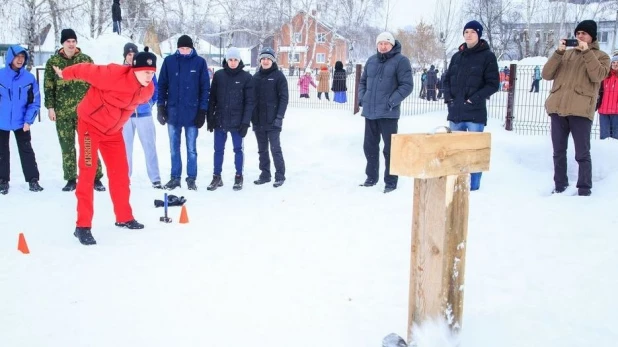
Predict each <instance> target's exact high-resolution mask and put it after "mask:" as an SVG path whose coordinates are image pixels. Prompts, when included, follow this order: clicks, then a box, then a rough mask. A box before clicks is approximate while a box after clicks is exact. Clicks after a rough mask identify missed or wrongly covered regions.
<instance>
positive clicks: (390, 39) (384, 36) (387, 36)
mask: <svg viewBox="0 0 618 347" xmlns="http://www.w3.org/2000/svg"><path fill="white" fill-rule="evenodd" d="M382 41H386V42H388V43H390V44H391V45H393V46H394V45H395V36H393V34H391V33H389V32H388V31H385V32H383V33H381V34H380V35H378V38H376V46H377V45H378V43H380V42H382Z"/></svg>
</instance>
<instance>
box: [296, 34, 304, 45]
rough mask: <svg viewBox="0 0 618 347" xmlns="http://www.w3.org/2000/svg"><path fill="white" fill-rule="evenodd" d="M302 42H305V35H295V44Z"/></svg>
mask: <svg viewBox="0 0 618 347" xmlns="http://www.w3.org/2000/svg"><path fill="white" fill-rule="evenodd" d="M302 41H303V34H302V33H294V42H296V43H300V42H302Z"/></svg>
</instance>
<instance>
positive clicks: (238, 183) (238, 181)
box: [234, 175, 243, 190]
mask: <svg viewBox="0 0 618 347" xmlns="http://www.w3.org/2000/svg"><path fill="white" fill-rule="evenodd" d="M242 183H243V178H242V175H236V176H235V177H234V190H241V189H242Z"/></svg>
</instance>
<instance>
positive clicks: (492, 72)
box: [443, 20, 500, 190]
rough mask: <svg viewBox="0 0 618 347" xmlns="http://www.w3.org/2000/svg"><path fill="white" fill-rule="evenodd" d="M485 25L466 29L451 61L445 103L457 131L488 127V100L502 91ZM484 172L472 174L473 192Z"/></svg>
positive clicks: (445, 86) (473, 22)
mask: <svg viewBox="0 0 618 347" xmlns="http://www.w3.org/2000/svg"><path fill="white" fill-rule="evenodd" d="M482 35H483V26H482V25H481V24H480V23H479V22H477V21H475V20H473V21H470V22H468V23H467V24H466V25H465V26H464V30H463V36H464V40H465V42H464V43H462V44H461V45H460V46H459V50H458V51H457V53H455V54H454V55H453V57H452V58H451V62H450V64H449V66H448V70H447V71H446V73H445V76H444V85H443V87H444V103H446V104H447V105H448V118H447V120H448V121H449V124H450V128H451V130H453V131H475V132H483V130H484V128H485V126H486V125H487V104H486V102H487V99H488V98H489V97H490V96H491V95H492V94H494V93H495V92H497V91H498V89H499V88H500V73H499V72H498V61H497V60H496V55H495V54H494V53H493V52H492V51H490V50H489V44H488V43H487V42H486V41H485V40H483V39H481V37H482ZM480 185H481V173H480V172H478V173H472V174H471V179H470V190H478V189H479V188H480Z"/></svg>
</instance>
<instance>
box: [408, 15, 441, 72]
mask: <svg viewBox="0 0 618 347" xmlns="http://www.w3.org/2000/svg"><path fill="white" fill-rule="evenodd" d="M397 35H398V37H400V40H399V42H401V43H402V46H403V45H404V44H405V46H404V47H402V49H406V50H405V51H402V53H403V54H404V55H407V56H409V57H411V58H412V60H413V61H415V62H416V63H417V64H418V65H420V66H421V67H425V66H427V65H431V64H433V63H434V62H435V61H436V60H439V59H440V57H441V56H442V49H441V48H440V43H439V41H438V35H437V34H436V32H435V30H434V28H433V26H432V25H429V24H427V23H425V22H423V21H422V20H421V21H420V23H418V24H417V25H416V27H415V28H414V32H413V33H411V34H407V35H406V32H404V31H401V32H399V33H397ZM401 35H403V38H404V40H405V42H402V41H401V37H402V36H401ZM408 50H409V51H408Z"/></svg>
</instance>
